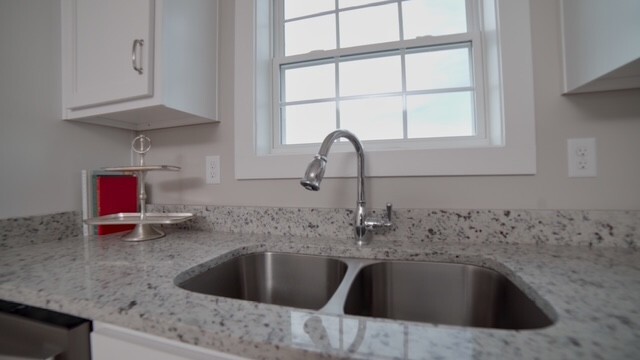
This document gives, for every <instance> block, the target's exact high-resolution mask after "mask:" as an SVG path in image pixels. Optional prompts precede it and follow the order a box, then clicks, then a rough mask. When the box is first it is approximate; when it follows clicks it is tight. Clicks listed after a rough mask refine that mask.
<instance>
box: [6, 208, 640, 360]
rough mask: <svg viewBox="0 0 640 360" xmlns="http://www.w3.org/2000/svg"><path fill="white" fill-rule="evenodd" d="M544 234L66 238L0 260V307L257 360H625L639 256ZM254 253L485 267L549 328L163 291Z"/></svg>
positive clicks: (633, 340) (636, 333) (633, 323)
mask: <svg viewBox="0 0 640 360" xmlns="http://www.w3.org/2000/svg"><path fill="white" fill-rule="evenodd" d="M509 216H513V215H509ZM442 231H444V230H442ZM550 231H551V232H542V233H539V234H537V235H536V236H538V237H539V238H540V240H538V239H531V240H529V241H530V242H532V243H542V244H547V245H533V244H515V243H510V244H500V243H499V242H493V243H490V244H477V243H476V244H473V243H467V242H466V241H464V239H453V240H454V241H448V242H442V241H428V244H424V243H422V242H421V241H420V239H417V240H415V241H414V240H412V241H405V239H403V238H402V237H398V238H395V239H393V238H392V237H391V236H389V238H388V239H384V241H383V240H380V239H376V240H374V242H373V243H372V244H371V245H369V246H366V247H364V248H356V247H355V246H353V245H352V244H351V241H350V240H345V239H340V238H338V237H298V236H276V235H258V234H256V235H249V234H240V233H223V232H213V231H194V230H183V231H176V230H173V231H171V232H170V234H169V235H168V236H167V237H165V238H162V239H159V240H154V241H149V242H143V243H126V242H121V241H118V240H117V235H115V236H106V237H102V238H97V237H89V238H82V237H76V238H73V237H72V238H68V239H62V240H59V241H52V242H45V243H39V244H30V245H27V246H21V247H16V248H13V249H3V250H2V251H1V252H0V298H2V299H5V300H10V301H18V302H22V303H26V304H30V305H34V306H41V307H46V308H49V309H53V310H59V311H63V312H66V313H70V314H73V315H77V316H82V317H86V318H90V319H95V320H100V321H103V322H107V323H111V324H116V325H120V326H124V327H127V328H131V329H134V330H139V331H143V332H147V333H151V334H155V335H159V336H163V337H166V338H169V339H175V340H179V341H183V342H186V343H191V344H197V345H200V346H204V347H209V348H214V349H217V350H220V351H225V352H229V353H234V354H239V355H243V356H246V357H249V358H259V359H287V358H294V359H302V358H304V359H309V358H327V357H343V358H361V359H371V358H380V359H388V358H406V359H421V358H445V359H449V358H450V359H472V358H473V359H563V358H565V359H604V358H606V359H631V358H637V357H638V354H640V306H639V305H638V304H640V252H637V251H633V249H630V248H629V247H627V248H624V247H618V248H606V247H592V248H589V247H566V246H554V245H548V244H551V243H556V242H559V240H554V238H553V237H549V234H552V233H553V231H552V230H550ZM534 234H535V233H534ZM614 235H615V233H614ZM521 236H525V235H521ZM14 240H15V241H17V242H19V243H21V241H25V240H24V239H14ZM449 240H452V239H449ZM632 240H634V241H636V242H637V241H638V238H637V237H635V238H633V239H632ZM264 250H273V251H284V252H290V253H307V254H326V255H331V256H349V257H359V258H379V259H412V260H430V261H453V262H465V263H473V264H479V265H483V266H488V267H491V268H495V269H497V270H499V271H501V272H502V273H504V274H505V275H507V276H508V277H509V278H511V279H512V281H514V282H515V283H517V284H519V285H521V286H524V289H525V291H527V292H528V293H529V294H530V295H531V296H533V297H534V299H535V300H536V301H537V302H539V303H541V304H543V305H544V304H547V305H546V306H544V308H545V309H546V310H547V311H548V313H549V314H550V315H551V316H552V317H553V318H555V319H556V323H555V324H554V325H552V326H550V327H547V328H544V329H540V330H527V331H507V330H490V329H479V328H463V327H455V326H443V325H440V326H436V325H432V324H420V323H413V322H404V321H388V320H382V319H373V318H363V317H355V316H345V315H333V314H319V313H317V312H313V311H306V310H299V309H294V308H289V307H281V306H273V305H266V304H257V303H253V302H247V301H239V300H231V299H226V298H219V297H213V296H207V295H202V294H197V293H192V292H188V291H185V290H182V289H180V288H178V287H177V286H176V285H175V284H174V279H175V278H176V276H178V275H180V274H181V273H183V272H184V271H186V270H188V269H191V268H192V267H194V266H196V265H198V264H201V263H204V262H207V263H208V266H213V265H214V264H216V263H219V262H221V261H223V260H225V259H228V258H230V257H232V256H235V255H239V254H244V253H250V252H255V251H264ZM310 318H313V321H309V319H310ZM305 324H306V325H307V326H305Z"/></svg>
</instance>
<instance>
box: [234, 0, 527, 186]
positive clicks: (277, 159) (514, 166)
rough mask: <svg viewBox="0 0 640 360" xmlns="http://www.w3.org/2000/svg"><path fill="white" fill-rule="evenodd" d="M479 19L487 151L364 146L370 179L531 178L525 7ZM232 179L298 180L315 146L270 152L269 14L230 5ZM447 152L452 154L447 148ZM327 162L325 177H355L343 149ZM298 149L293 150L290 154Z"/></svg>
mask: <svg viewBox="0 0 640 360" xmlns="http://www.w3.org/2000/svg"><path fill="white" fill-rule="evenodd" d="M478 3H479V4H480V5H479V6H480V11H481V12H482V27H483V29H484V31H483V33H482V34H483V39H482V41H483V51H484V56H483V59H484V62H483V64H484V66H483V67H484V69H483V73H484V77H485V82H484V89H483V91H484V94H485V97H486V99H485V102H484V105H485V109H484V113H485V116H487V117H489V118H490V119H492V120H491V121H487V123H488V124H498V126H489V127H488V128H487V129H486V130H487V134H488V138H489V139H492V140H491V141H490V142H489V143H487V144H483V145H478V146H471V147H469V146H466V147H461V148H456V147H455V146H454V147H452V146H451V142H448V143H442V144H439V145H438V147H436V146H433V147H432V148H421V149H415V148H413V149H412V148H409V149H407V148H404V149H399V148H394V147H388V146H387V147H381V148H380V147H376V146H371V145H370V144H369V143H365V145H364V148H365V151H366V158H367V159H366V169H365V171H366V174H367V176H374V177H376V176H448V175H453V176H456V175H526V174H535V172H536V147H535V120H534V119H535V115H534V99H533V74H532V54H531V27H530V10H529V0H478ZM235 4H236V8H235V15H236V21H235V62H234V63H235V82H234V85H235V93H234V119H235V120H234V121H235V123H234V125H235V136H234V137H235V160H236V161H235V173H236V178H237V179H270V178H271V179H273V178H299V177H301V176H302V174H303V172H304V169H305V168H306V165H307V163H308V162H309V161H310V158H311V156H312V155H313V154H315V152H316V151H317V149H316V147H318V146H313V147H309V146H300V149H297V150H299V151H300V152H297V153H289V152H284V153H283V152H274V151H273V150H272V149H273V148H274V146H273V137H272V130H271V125H272V116H273V114H274V111H273V107H274V106H275V105H274V104H273V101H272V95H271V94H272V91H273V90H274V89H273V84H272V81H271V74H272V66H273V64H272V61H271V53H272V49H273V44H272V37H271V17H272V16H271V14H270V11H271V8H270V6H269V2H268V1H264V0H236V2H235ZM447 144H449V146H446V145H447ZM338 145H342V146H335V147H334V148H333V149H332V152H331V154H330V155H329V162H330V163H331V164H330V165H329V166H327V173H326V175H325V176H326V177H345V176H348V177H352V176H355V172H356V166H355V156H354V154H353V150H352V149H350V148H349V145H348V144H338ZM294 147H295V146H294Z"/></svg>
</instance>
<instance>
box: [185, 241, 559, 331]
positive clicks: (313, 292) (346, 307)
mask: <svg viewBox="0 0 640 360" xmlns="http://www.w3.org/2000/svg"><path fill="white" fill-rule="evenodd" d="M198 268H206V266H202V267H198ZM186 273H191V271H187V272H185V274H186ZM175 282H176V285H177V286H178V287H180V288H182V289H185V290H189V291H193V292H197V293H202V294H208V295H214V296H221V297H227V298H233V299H241V300H249V301H256V302H260V303H267V304H275V305H282V306H291V307H295V308H302V309H309V310H318V311H320V312H324V313H332V314H348V315H358V316H367V317H377V318H386V319H393V320H407V321H416V322H427V323H436V324H447V325H458V326H470V327H482V328H497V329H513V330H525V329H538V328H543V327H546V326H549V325H551V324H552V323H553V320H552V319H551V318H550V317H549V316H548V315H547V314H546V313H545V312H544V311H543V310H542V309H541V308H540V307H539V306H538V305H536V303H535V302H534V301H533V300H532V299H531V298H529V297H528V296H527V295H525V293H524V292H523V291H522V290H521V289H520V288H519V287H518V286H517V285H515V284H514V283H513V282H512V281H511V280H510V279H508V278H507V277H506V276H504V275H502V274H501V273H499V272H497V271H495V270H492V269H488V268H484V267H480V266H475V265H466V264H458V263H437V262H417V261H396V260H393V261H391V260H368V259H355V258H340V257H327V256H315V255H300V254H289V253H275V252H259V253H252V254H247V255H241V256H238V257H235V258H231V259H229V260H227V261H225V262H222V263H220V264H218V265H215V266H213V267H211V268H208V269H207V270H204V271H202V272H199V273H197V274H196V275H194V276H191V277H188V276H184V274H181V275H179V276H178V277H177V278H176V281H175Z"/></svg>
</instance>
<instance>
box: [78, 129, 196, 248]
mask: <svg viewBox="0 0 640 360" xmlns="http://www.w3.org/2000/svg"><path fill="white" fill-rule="evenodd" d="M131 147H132V148H133V151H135V152H136V153H138V155H139V158H140V165H139V166H118V167H106V168H103V170H105V171H118V172H123V173H126V174H134V175H135V176H136V177H137V178H138V200H139V211H140V212H137V213H118V214H112V215H104V216H100V217H95V218H91V219H87V220H85V222H86V223H87V224H89V225H124V224H135V225H136V227H135V228H134V229H133V230H132V231H131V232H129V233H127V234H125V235H123V236H122V238H121V239H122V240H123V241H145V240H153V239H158V238H161V237H163V236H164V235H165V233H164V232H163V231H162V230H159V229H158V228H156V227H154V226H153V225H154V224H177V223H181V222H183V221H186V220H189V219H192V218H193V217H194V215H193V214H191V213H148V212H146V203H147V193H146V191H145V181H144V178H145V176H146V174H147V172H148V171H179V170H180V168H179V167H178V166H171V165H145V163H144V156H145V154H146V153H147V152H148V151H149V150H150V149H151V140H150V139H149V138H148V137H146V136H144V135H139V136H137V137H136V138H135V139H133V142H132V143H131Z"/></svg>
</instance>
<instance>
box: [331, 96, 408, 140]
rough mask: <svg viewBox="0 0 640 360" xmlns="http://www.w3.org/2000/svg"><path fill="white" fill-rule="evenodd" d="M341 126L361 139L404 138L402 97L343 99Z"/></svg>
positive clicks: (341, 104)
mask: <svg viewBox="0 0 640 360" xmlns="http://www.w3.org/2000/svg"><path fill="white" fill-rule="evenodd" d="M340 128H341V129H346V130H349V131H351V132H353V133H354V134H356V136H358V138H360V140H382V139H402V137H403V130H402V97H400V96H394V97H384V98H371V99H359V100H346V101H341V102H340Z"/></svg>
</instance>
